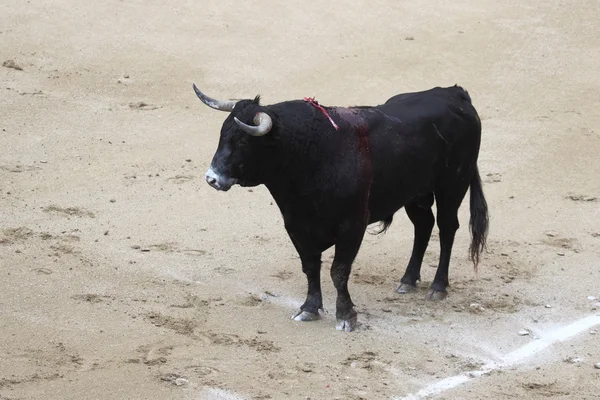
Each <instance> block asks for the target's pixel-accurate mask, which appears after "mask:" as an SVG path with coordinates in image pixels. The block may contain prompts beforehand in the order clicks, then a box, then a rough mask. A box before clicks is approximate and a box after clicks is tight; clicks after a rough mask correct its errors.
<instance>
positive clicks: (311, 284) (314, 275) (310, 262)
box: [292, 251, 323, 321]
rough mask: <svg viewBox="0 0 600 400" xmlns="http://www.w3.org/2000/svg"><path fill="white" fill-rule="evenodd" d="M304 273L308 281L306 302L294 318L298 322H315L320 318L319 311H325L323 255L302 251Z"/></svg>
mask: <svg viewBox="0 0 600 400" xmlns="http://www.w3.org/2000/svg"><path fill="white" fill-rule="evenodd" d="M299 253H300V259H301V261H302V272H304V273H305V274H306V279H307V281H308V293H307V294H306V301H305V302H304V304H303V305H302V306H301V307H300V311H298V312H297V313H296V314H295V315H294V316H293V317H292V318H293V319H295V320H296V321H314V320H316V319H318V318H319V310H321V309H323V296H322V294H321V253H316V254H311V253H305V252H302V251H300V252H299Z"/></svg>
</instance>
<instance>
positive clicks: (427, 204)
mask: <svg viewBox="0 0 600 400" xmlns="http://www.w3.org/2000/svg"><path fill="white" fill-rule="evenodd" d="M432 205H433V193H431V194H429V195H426V196H423V197H420V198H419V199H417V200H416V201H413V202H411V203H409V204H407V205H406V206H404V209H405V210H406V214H407V215H408V218H410V220H411V222H412V223H413V225H414V227H415V238H414V242H413V250H412V255H411V256H410V261H409V262H408V266H407V267H406V271H405V272H404V276H403V277H402V279H400V286H398V288H397V289H396V292H398V293H401V294H404V293H409V292H412V291H414V290H415V288H416V285H417V281H418V280H420V279H421V264H422V263H423V256H424V255H425V250H427V245H428V244H429V238H430V237H431V231H432V230H433V225H434V223H435V219H434V217H433V212H432V211H431V206H432Z"/></svg>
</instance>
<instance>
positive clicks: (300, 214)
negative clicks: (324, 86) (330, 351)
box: [194, 85, 488, 331]
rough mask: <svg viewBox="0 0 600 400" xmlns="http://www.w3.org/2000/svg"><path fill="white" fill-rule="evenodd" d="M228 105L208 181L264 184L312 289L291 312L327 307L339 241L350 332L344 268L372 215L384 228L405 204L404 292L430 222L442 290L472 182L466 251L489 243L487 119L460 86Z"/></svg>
mask: <svg viewBox="0 0 600 400" xmlns="http://www.w3.org/2000/svg"><path fill="white" fill-rule="evenodd" d="M194 90H195V91H196V94H197V95H198V97H199V98H200V99H201V100H202V101H203V102H204V103H205V104H207V105H208V106H210V107H212V108H215V109H219V110H222V111H228V112H230V114H229V116H228V117H227V118H226V120H225V122H224V123H223V126H222V129H221V136H220V139H219V144H218V148H217V151H216V153H215V155H214V158H213V160H212V163H211V166H210V169H209V170H208V172H207V173H206V180H207V182H208V183H209V184H210V185H211V186H212V187H214V188H215V189H218V190H229V188H230V187H231V186H232V185H234V184H239V185H241V186H256V185H260V184H264V185H265V186H266V187H267V188H268V190H269V191H270V193H271V195H272V196H273V198H274V199H275V202H276V203H277V205H278V206H279V209H280V210H281V213H282V215H283V220H284V223H285V229H286V230H287V232H288V234H289V237H290V239H291V240H292V243H293V244H294V246H295V248H296V250H297V251H298V254H299V255H300V259H301V262H302V271H303V272H304V273H305V274H306V277H307V279H308V294H307V297H306V301H305V302H304V304H303V305H302V307H301V308H300V311H299V312H298V313H297V314H296V315H295V316H294V318H295V319H296V320H299V321H308V320H313V319H316V318H318V316H319V309H322V307H323V303H322V295H321V280H320V274H321V254H322V252H323V251H325V250H326V249H328V248H330V247H331V246H334V245H335V257H334V260H333V264H332V266H331V279H332V280H333V284H334V286H335V288H336V290H337V301H336V318H337V325H336V327H337V329H338V330H345V331H351V330H352V329H353V328H354V327H355V325H356V315H357V314H356V311H355V310H354V304H353V303H352V300H351V298H350V293H349V292H348V277H349V276H350V270H351V267H352V263H353V262H354V259H355V257H356V255H357V253H358V251H359V248H360V246H361V243H362V240H363V237H364V233H365V230H366V228H367V225H369V224H371V223H375V222H381V223H382V226H383V229H382V231H384V230H385V229H387V227H388V226H389V225H390V224H391V222H392V218H393V215H394V213H396V211H398V210H399V209H400V208H402V207H404V208H405V210H406V213H407V214H408V217H409V218H410V220H411V221H412V223H413V225H414V245H413V250H412V255H411V257H410V261H409V262H408V266H407V267H406V272H405V273H404V276H403V277H402V279H401V280H400V282H401V284H400V286H399V287H398V289H397V292H398V293H407V292H410V291H412V290H414V289H415V287H416V283H417V281H418V280H420V278H421V275H420V270H421V263H422V261H423V255H424V254H425V250H426V248H427V245H428V243H429V238H430V236H431V232H432V230H433V225H434V222H435V219H434V215H433V212H432V206H433V203H434V199H435V202H436V206H437V224H438V227H439V236H440V259H439V265H438V268H437V273H436V275H435V278H434V280H433V282H432V284H431V287H430V290H429V292H428V294H427V297H428V298H429V299H433V300H441V299H443V298H445V296H446V288H447V286H448V267H449V263H450V255H451V252H452V245H453V242H454V236H455V233H456V231H457V229H458V227H459V222H458V215H457V214H458V209H459V207H460V205H461V203H462V200H463V198H464V197H465V194H466V192H467V189H469V187H470V212H471V217H470V221H469V225H470V228H471V235H472V241H471V246H470V256H471V259H472V261H473V263H474V265H475V268H476V267H477V263H478V261H479V256H480V253H481V252H482V251H483V249H484V248H485V242H486V236H487V229H488V213H487V204H486V201H485V198H484V195H483V191H482V187H481V179H480V176H479V171H478V168H477V157H478V154H479V146H480V141H481V122H480V120H479V117H478V115H477V112H476V111H475V108H474V107H473V105H472V104H471V98H470V96H469V94H468V93H467V92H466V91H465V90H463V89H462V88H461V87H458V86H456V85H455V86H454V87H448V88H439V87H437V88H434V89H431V90H427V91H423V92H417V93H406V94H400V95H397V96H394V97H392V98H390V99H389V100H388V101H387V102H385V104H382V105H378V106H375V107H349V108H342V107H321V106H319V105H318V103H316V102H313V101H310V100H309V99H305V100H304V101H302V100H297V101H286V102H282V103H278V104H273V105H269V106H263V105H261V104H260V102H259V98H258V97H257V98H255V99H254V100H240V101H237V102H233V101H218V100H214V99H211V98H210V97H207V96H206V95H204V94H203V93H201V92H200V91H199V90H198V89H197V88H196V86H195V85H194Z"/></svg>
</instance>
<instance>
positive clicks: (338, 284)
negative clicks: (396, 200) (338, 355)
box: [331, 219, 366, 332]
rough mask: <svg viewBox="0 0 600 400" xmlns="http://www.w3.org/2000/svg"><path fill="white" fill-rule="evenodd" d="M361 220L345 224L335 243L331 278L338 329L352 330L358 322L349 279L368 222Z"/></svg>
mask: <svg viewBox="0 0 600 400" xmlns="http://www.w3.org/2000/svg"><path fill="white" fill-rule="evenodd" d="M361 221H362V219H360V220H359V221H356V222H353V223H348V224H345V225H346V229H344V232H343V234H342V235H340V238H339V239H338V241H337V243H336V245H335V257H334V259H333V264H332V265H331V279H332V280H333V285H334V286H335V289H336V290H337V299H336V303H335V305H336V310H335V317H336V329H337V330H338V331H341V330H343V331H346V332H351V331H352V330H354V328H355V327H356V323H357V313H356V311H355V310H354V303H352V299H351V298H350V292H349V291H348V279H349V277H350V272H351V271H352V263H353V262H354V259H355V258H356V255H357V254H358V250H359V249H360V245H361V242H362V240H363V237H364V234H365V230H366V223H363V222H361Z"/></svg>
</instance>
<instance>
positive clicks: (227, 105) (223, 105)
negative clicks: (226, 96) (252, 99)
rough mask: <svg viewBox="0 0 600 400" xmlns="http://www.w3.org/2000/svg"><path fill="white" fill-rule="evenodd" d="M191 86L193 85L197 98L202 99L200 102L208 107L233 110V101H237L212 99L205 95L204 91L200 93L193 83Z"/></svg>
mask: <svg viewBox="0 0 600 400" xmlns="http://www.w3.org/2000/svg"><path fill="white" fill-rule="evenodd" d="M193 86H194V92H196V96H198V98H199V99H200V100H202V102H203V103H204V104H206V105H207V106H209V107H210V108H214V109H215V110H219V111H227V112H231V110H233V107H235V103H237V102H236V101H232V100H227V101H221V100H215V99H212V98H210V97H208V96H207V95H205V94H204V93H202V92H201V91H200V90H199V89H198V88H197V87H196V84H195V83H194V84H193Z"/></svg>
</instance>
